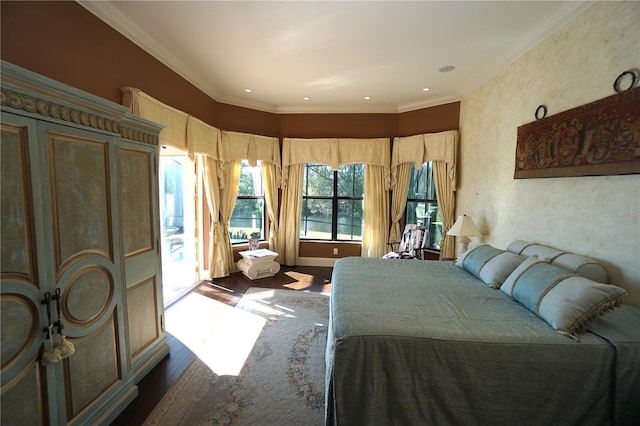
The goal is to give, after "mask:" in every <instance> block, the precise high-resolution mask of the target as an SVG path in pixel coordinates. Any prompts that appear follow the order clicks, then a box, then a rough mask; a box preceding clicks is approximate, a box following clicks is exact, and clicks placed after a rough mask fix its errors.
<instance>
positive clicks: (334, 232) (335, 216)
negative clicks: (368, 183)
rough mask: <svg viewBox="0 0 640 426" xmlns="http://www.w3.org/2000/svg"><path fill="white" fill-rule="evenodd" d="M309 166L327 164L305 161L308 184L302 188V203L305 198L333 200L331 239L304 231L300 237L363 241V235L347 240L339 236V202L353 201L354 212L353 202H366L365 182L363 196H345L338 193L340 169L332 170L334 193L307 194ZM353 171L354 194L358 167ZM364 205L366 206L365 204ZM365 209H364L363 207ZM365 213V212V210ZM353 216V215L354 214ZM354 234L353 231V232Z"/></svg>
mask: <svg viewBox="0 0 640 426" xmlns="http://www.w3.org/2000/svg"><path fill="white" fill-rule="evenodd" d="M309 166H324V167H327V166H328V165H327V164H320V163H305V164H304V179H303V183H304V184H306V186H307V187H306V188H305V187H304V186H303V188H302V205H304V204H305V200H309V199H312V200H330V201H331V239H325V238H313V237H307V236H304V235H302V233H299V234H300V235H299V237H300V240H304V241H314V240H315V241H339V242H356V243H362V235H361V236H360V239H354V238H353V235H352V238H351V239H349V240H347V239H339V238H338V236H339V235H340V234H339V233H338V227H339V226H340V224H339V223H338V212H339V202H340V201H343V200H344V201H350V202H351V206H352V207H351V211H352V213H353V212H354V208H353V205H354V204H353V202H354V201H360V202H361V203H363V204H364V184H363V188H362V196H361V197H355V196H353V195H352V196H345V195H337V194H338V186H339V179H338V173H339V170H332V174H333V185H332V186H333V195H331V196H326V195H324V196H323V195H305V194H307V193H308V192H309V191H308V185H309V179H308V173H309ZM340 166H364V164H361V163H354V164H341V165H340ZM352 170H353V171H352V173H353V176H354V179H352V184H351V185H352V188H351V189H352V191H351V193H352V194H353V193H354V192H355V186H356V180H355V173H356V169H355V168H354V169H352ZM363 173H364V168H363ZM363 207H364V206H363ZM363 210H364V209H363ZM303 213H304V212H303V211H301V213H300V221H301V222H302V220H303V216H302V215H303ZM363 213H364V212H363ZM352 217H353V216H352ZM362 220H363V221H364V214H363V218H362ZM362 226H364V222H363V223H362V224H361V227H362ZM351 228H352V229H353V226H351ZM351 234H353V232H352V233H351Z"/></svg>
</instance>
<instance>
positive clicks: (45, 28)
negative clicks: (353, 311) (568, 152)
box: [0, 0, 460, 257]
mask: <svg viewBox="0 0 640 426" xmlns="http://www.w3.org/2000/svg"><path fill="white" fill-rule="evenodd" d="M0 16H1V19H2V20H1V25H0V29H1V35H0V43H1V44H0V57H1V58H2V59H3V60H5V61H8V62H11V63H13V64H15V65H18V66H21V67H23V68H26V69H29V70H31V71H34V72H37V73H39V74H42V75H44V76H47V77H50V78H52V79H54V80H57V81H60V82H62V83H65V84H68V85H70V86H73V87H76V88H78V89H81V90H84V91H86V92H89V93H92V94H94V95H97V96H100V97H102V98H105V99H108V100H110V101H112V102H116V103H121V99H122V96H121V93H120V88H121V87H125V86H131V87H137V88H139V89H140V90H142V91H144V92H145V93H148V94H149V95H150V96H153V97H154V98H156V99H158V100H160V101H161V102H164V103H166V104H167V105H171V106H172V107H174V108H177V109H179V110H182V111H184V112H186V113H188V114H191V115H193V116H195V117H198V118H199V119H201V120H202V121H204V122H206V123H209V124H211V125H213V126H216V127H218V128H220V129H224V130H233V131H238V132H246V133H253V134H259V135H264V136H273V137H280V138H283V137H298V138H319V137H350V138H374V137H389V138H393V137H394V136H408V135H413V134H420V133H432V132H440V131H444V130H451V129H458V119H459V113H460V103H459V102H453V103H450V104H446V105H440V106H437V107H431V108H424V109H421V110H417V111H411V112H406V113H400V114H272V113H268V112H262V111H256V110H252V109H248V108H242V107H237V106H233V105H226V104H222V103H219V102H217V101H215V100H213V99H211V98H210V97H209V96H208V95H206V94H204V93H203V92H201V91H200V90H199V89H197V88H196V87H195V86H193V85H192V84H191V83H189V82H187V81H186V80H184V79H183V78H182V77H180V76H179V75H178V74H176V73H175V72H173V71H172V70H171V69H169V68H168V67H166V66H165V65H163V64H162V63H161V62H159V61H158V60H156V59H155V58H154V57H152V56H151V55H149V54H148V53H146V52H145V51H144V50H142V49H141V48H139V47H138V46H137V45H135V44H134V43H133V42H131V41H129V40H128V39H127V38H125V37H124V36H122V35H120V34H119V33H118V32H117V31H115V30H113V29H112V28H111V27H109V26H108V25H107V24H105V23H104V22H102V21H101V20H100V19H98V18H97V17H95V16H94V15H93V14H92V13H90V12H89V11H87V10H86V9H84V8H83V7H82V6H80V5H79V4H77V3H75V2H71V1H62V2H60V1H52V2H47V1H45V2H31V1H29V2H27V1H6V0H2V1H0ZM337 245H338V243H331V244H324V243H304V244H301V249H300V254H301V255H302V256H318V257H335V256H334V255H333V251H332V248H333V247H334V246H337ZM340 245H341V246H342V245H344V246H345V248H344V249H343V248H340V256H338V257H342V256H346V255H358V254H359V250H355V249H354V248H353V247H352V246H353V244H352V243H350V244H340ZM330 248H331V250H330Z"/></svg>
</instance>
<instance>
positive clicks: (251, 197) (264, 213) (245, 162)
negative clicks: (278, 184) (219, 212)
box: [229, 160, 268, 246]
mask: <svg viewBox="0 0 640 426" xmlns="http://www.w3.org/2000/svg"><path fill="white" fill-rule="evenodd" d="M247 166H248V167H252V168H253V167H255V168H257V169H259V173H260V185H261V188H260V192H261V193H262V195H240V181H238V194H237V196H236V201H235V203H234V206H233V209H234V211H235V208H236V205H237V204H238V200H262V219H261V224H262V229H261V232H260V238H259V240H258V241H267V239H268V235H267V232H268V231H267V230H268V226H267V225H268V224H267V222H266V221H267V206H266V202H267V200H266V196H265V191H264V176H263V175H262V163H261V162H260V161H258V163H257V165H256V166H251V165H250V164H249V160H242V164H241V166H240V167H241V169H240V175H241V176H242V168H244V167H247ZM232 218H233V212H232V213H231V217H230V218H229V240H231V245H232V246H237V245H242V244H248V243H249V240H250V239H251V235H248V236H247V238H246V239H244V240H239V241H238V239H236V241H235V242H234V241H233V239H232V238H231V219H232Z"/></svg>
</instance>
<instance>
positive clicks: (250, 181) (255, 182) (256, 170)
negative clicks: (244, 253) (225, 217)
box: [229, 160, 265, 244]
mask: <svg viewBox="0 0 640 426" xmlns="http://www.w3.org/2000/svg"><path fill="white" fill-rule="evenodd" d="M264 222H265V221H264V186H263V185H262V166H261V164H260V162H259V161H258V164H257V165H256V166H255V167H252V166H250V165H249V162H248V161H246V160H242V168H241V171H240V184H239V185H238V199H237V200H236V205H235V207H234V208H233V214H232V215H231V220H230V221H229V238H230V239H231V243H232V244H236V243H246V242H247V241H248V240H249V238H256V239H259V240H264V239H265V235H264Z"/></svg>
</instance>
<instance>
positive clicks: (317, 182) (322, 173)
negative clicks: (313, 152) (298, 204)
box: [302, 164, 333, 197]
mask: <svg viewBox="0 0 640 426" xmlns="http://www.w3.org/2000/svg"><path fill="white" fill-rule="evenodd" d="M302 188H303V189H302V193H303V195H307V196H322V197H332V196H333V171H332V170H331V167H330V166H326V165H323V164H307V165H306V167H305V173H304V178H303V186H302Z"/></svg>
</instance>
